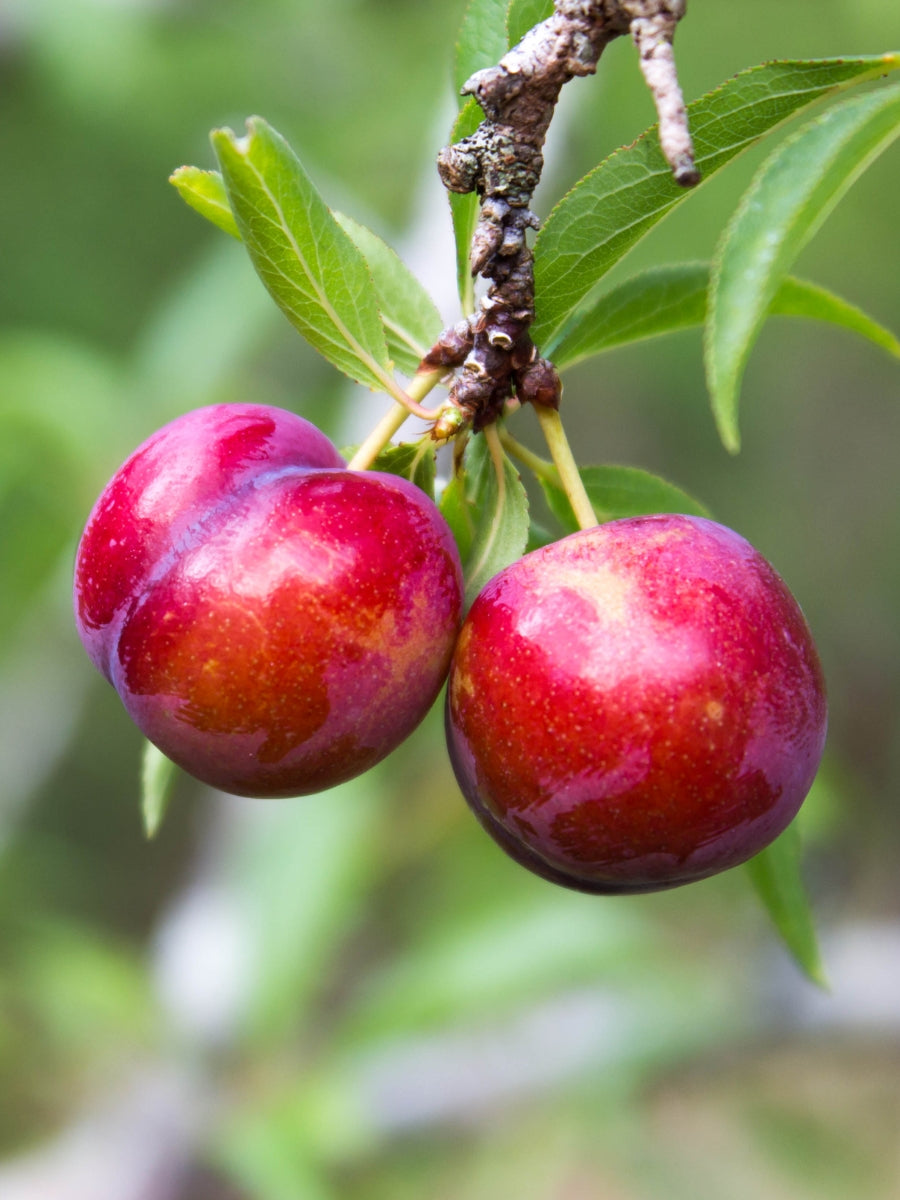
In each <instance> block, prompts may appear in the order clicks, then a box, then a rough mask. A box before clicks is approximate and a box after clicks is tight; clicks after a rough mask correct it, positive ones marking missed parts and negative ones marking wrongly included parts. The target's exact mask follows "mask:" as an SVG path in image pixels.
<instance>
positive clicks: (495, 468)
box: [463, 434, 529, 607]
mask: <svg viewBox="0 0 900 1200" xmlns="http://www.w3.org/2000/svg"><path fill="white" fill-rule="evenodd" d="M465 466H466V472H467V475H468V480H469V482H468V486H467V489H466V490H467V495H468V497H469V499H470V500H471V502H472V504H473V505H474V508H475V512H476V513H477V514H478V515H477V523H476V526H475V535H474V537H473V539H472V545H471V548H470V550H469V553H468V555H467V556H466V558H465V559H464V560H463V574H464V576H465V580H466V607H468V606H469V605H470V604H471V603H472V601H473V600H474V599H475V597H476V596H477V595H478V593H479V592H480V591H481V589H482V588H483V587H484V585H485V584H486V583H487V582H488V580H489V579H493V577H494V576H495V575H496V574H497V573H498V571H502V570H503V568H504V567H508V566H509V564H510V563H512V562H515V561H516V559H517V558H521V556H522V555H523V554H524V553H525V547H526V546H527V544H528V533H529V522H528V497H527V495H526V494H525V488H524V487H523V485H522V480H521V479H520V478H519V473H518V471H517V470H516V468H515V467H514V466H513V464H512V463H511V462H510V460H509V458H508V456H507V455H506V454H505V453H504V452H503V450H502V448H500V447H499V444H498V446H497V461H495V459H494V457H493V455H492V454H491V449H490V444H489V442H488V438H487V437H486V436H485V435H484V434H476V435H475V436H474V437H473V438H472V439H471V440H470V442H469V446H468V449H467V451H466V460H465Z"/></svg>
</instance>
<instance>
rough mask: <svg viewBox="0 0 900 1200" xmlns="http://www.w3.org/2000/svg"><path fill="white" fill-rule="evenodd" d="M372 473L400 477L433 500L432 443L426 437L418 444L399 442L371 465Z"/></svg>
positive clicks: (433, 461) (433, 463) (384, 451)
mask: <svg viewBox="0 0 900 1200" xmlns="http://www.w3.org/2000/svg"><path fill="white" fill-rule="evenodd" d="M371 469H372V470H373V471H385V472H387V474H388V475H400V476H402V477H403V478H404V479H408V480H409V482H410V483H414V484H415V485H416V487H419V488H421V489H422V491H423V492H424V493H425V494H426V496H429V497H430V498H431V499H432V500H433V499H434V477H435V450H434V442H433V441H432V440H431V438H430V437H429V436H428V435H426V436H425V437H424V438H422V440H421V441H418V442H401V443H400V444H399V445H396V446H387V447H385V449H384V450H382V451H381V453H380V454H379V455H378V457H377V458H376V459H375V461H374V462H373V463H372V467H371Z"/></svg>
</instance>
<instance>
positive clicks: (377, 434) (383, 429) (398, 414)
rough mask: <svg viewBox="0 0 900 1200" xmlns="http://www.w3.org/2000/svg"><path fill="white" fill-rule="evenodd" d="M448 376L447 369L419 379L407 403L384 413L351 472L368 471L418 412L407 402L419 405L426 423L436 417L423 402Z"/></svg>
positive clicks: (410, 389) (353, 461) (355, 457)
mask: <svg viewBox="0 0 900 1200" xmlns="http://www.w3.org/2000/svg"><path fill="white" fill-rule="evenodd" d="M444 375H445V371H444V370H437V371H428V372H426V373H423V374H421V375H416V376H415V378H414V379H413V380H412V382H411V383H410V385H409V387H408V388H407V389H406V392H405V396H406V400H404V401H403V402H401V401H400V400H397V401H395V403H394V404H392V405H391V407H390V409H389V410H388V411H387V412H386V413H385V414H384V416H383V417H382V418H381V420H380V421H379V422H378V424H377V425H376V426H375V428H374V429H373V430H372V432H371V433H370V434H368V436H367V437H366V438H365V440H364V441H363V442H362V444H361V445H360V446H359V448H358V450H357V451H356V453H355V454H354V455H353V457H352V458H351V459H350V462H349V463H348V464H347V465H348V467H349V468H350V470H351V471H367V470H368V469H369V467H371V465H372V463H374V461H375V459H376V458H377V457H378V455H379V454H380V453H381V451H382V450H383V449H384V448H385V446H386V445H387V444H388V442H389V441H390V440H391V438H392V437H393V436H394V434H395V433H396V432H397V430H398V429H399V428H400V426H401V425H402V424H403V423H404V421H406V420H407V418H408V417H411V416H412V415H413V413H414V412H415V409H413V408H411V406H410V405H409V404H408V403H407V402H406V401H407V400H412V401H413V403H414V404H415V406H416V409H418V412H417V413H416V415H420V416H423V417H424V418H425V419H426V420H431V419H433V418H434V417H435V415H436V413H435V412H433V411H431V410H429V409H427V408H422V407H421V405H420V403H419V402H420V401H421V400H424V399H425V397H426V396H427V395H428V393H429V392H430V391H431V390H432V388H434V387H436V386H437V385H438V384H439V383H440V381H441V379H443V377H444Z"/></svg>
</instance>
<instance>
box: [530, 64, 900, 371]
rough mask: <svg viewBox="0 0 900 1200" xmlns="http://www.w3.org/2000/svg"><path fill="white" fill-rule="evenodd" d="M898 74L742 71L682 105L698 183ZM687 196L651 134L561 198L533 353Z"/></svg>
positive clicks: (540, 261)
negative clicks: (828, 103) (834, 99)
mask: <svg viewBox="0 0 900 1200" xmlns="http://www.w3.org/2000/svg"><path fill="white" fill-rule="evenodd" d="M898 67H900V55H898V54H892V55H884V56H878V57H874V56H873V57H869V58H859V59H848V60H845V59H824V60H821V61H815V62H780V63H768V64H766V65H764V66H759V67H753V68H751V69H750V70H749V71H743V72H742V73H741V74H740V75H737V76H735V78H734V79H731V80H729V81H728V82H727V83H724V84H723V85H722V86H721V87H720V88H718V89H717V90H716V91H714V92H711V93H710V94H709V95H707V96H703V97H702V98H701V99H699V100H696V101H694V103H692V104H690V105H689V106H688V118H689V120H690V124H691V133H692V135H693V139H694V148H695V151H696V154H697V162H698V165H699V167H700V169H701V171H702V173H703V178H704V180H707V179H709V178H710V177H711V176H712V175H714V174H715V172H716V171H718V170H719V168H720V167H723V166H724V165H725V164H726V163H727V162H730V161H731V159H733V158H734V157H735V155H737V154H739V153H740V152H741V151H742V150H745V149H747V147H748V146H751V145H753V143H754V142H756V141H758V140H759V138H761V137H762V136H763V134H765V133H768V132H769V130H771V129H774V128H775V127H776V126H777V125H779V124H781V123H782V122H783V121H786V120H787V119H788V118H789V117H791V116H793V115H794V113H796V112H798V111H799V110H800V109H802V108H804V107H806V106H807V105H809V104H811V103H812V102H813V101H814V100H817V99H818V98H819V97H820V96H823V95H825V94H826V93H827V92H829V91H832V90H834V89H835V88H837V87H840V86H849V85H850V84H854V83H861V82H863V81H865V80H868V79H872V78H874V77H875V76H878V75H883V74H885V73H887V72H888V71H893V70H896V69H897V68H898ZM701 186H702V185H701ZM694 190H696V189H694ZM688 195H690V192H687V191H685V190H684V188H681V187H679V186H678V184H676V183H675V181H674V180H673V179H672V175H671V171H670V170H669V167H668V165H667V163H666V161H665V159H664V158H663V155H662V151H661V150H660V148H659V141H658V138H657V135H656V129H655V126H654V128H653V129H652V130H649V131H648V132H647V133H645V134H644V135H643V136H642V137H641V138H639V139H638V141H637V142H635V143H634V144H633V145H631V146H627V147H625V148H623V149H621V150H618V151H616V153H615V154H613V155H611V156H610V157H609V158H608V159H606V161H605V162H602V163H601V164H600V165H599V166H598V167H596V168H595V169H594V170H593V171H591V172H590V173H589V174H588V175H586V176H585V177H584V179H582V180H580V182H578V183H577V184H576V185H575V187H574V188H572V190H571V191H570V192H569V193H568V195H566V196H564V197H563V199H562V200H561V201H560V202H559V204H557V206H556V207H555V208H554V209H553V211H552V212H551V213H550V216H549V217H548V218H547V221H546V223H545V224H544V227H543V229H542V230H541V231H540V233H539V234H538V237H537V241H536V243H535V263H534V271H535V288H536V306H537V317H536V321H535V324H534V326H533V328H532V334H533V336H534V339H535V341H536V342H537V344H538V345H539V346H540V347H541V349H542V353H544V354H546V355H549V356H550V357H553V354H554V352H555V350H556V346H557V345H558V343H559V341H560V339H561V337H562V335H563V333H564V332H565V327H566V325H567V323H568V321H569V320H570V319H571V318H572V316H573V314H574V313H575V312H576V311H577V310H578V309H579V307H580V306H581V305H582V304H583V303H584V302H585V301H586V300H588V299H589V297H590V295H591V293H592V291H593V289H594V288H595V287H596V285H597V283H598V282H599V280H600V279H602V277H603V276H604V275H605V274H606V272H607V271H608V270H609V269H610V268H611V267H612V266H614V265H615V264H616V263H617V262H618V261H619V260H620V259H621V258H622V257H623V256H624V255H625V254H626V253H627V252H628V251H629V250H630V249H631V248H632V246H634V245H635V243H636V242H638V241H639V240H640V239H641V238H642V237H643V236H644V234H646V233H647V232H649V230H650V229H652V227H653V226H654V225H655V224H656V223H657V222H658V221H659V220H660V219H661V218H662V217H664V216H665V215H666V213H668V212H670V211H671V209H672V208H674V207H675V206H676V205H677V204H679V203H680V202H682V201H683V200H684V199H685V198H686V196H688Z"/></svg>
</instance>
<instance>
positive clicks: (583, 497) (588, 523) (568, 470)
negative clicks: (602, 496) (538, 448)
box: [534, 404, 597, 529]
mask: <svg viewBox="0 0 900 1200" xmlns="http://www.w3.org/2000/svg"><path fill="white" fill-rule="evenodd" d="M534 411H535V412H536V413H537V418H538V421H539V422H540V426H541V432H542V433H543V435H544V438H545V439H546V442H547V448H548V449H549V451H550V456H551V458H552V459H553V461H554V463H555V464H556V469H557V471H558V472H559V480H560V483H561V484H562V489H563V491H564V492H565V493H566V495H567V496H568V498H569V503H570V504H571V505H572V511H573V512H574V514H575V520H576V521H577V522H578V526H579V528H580V529H593V528H594V526H595V525H596V524H597V515H596V513H595V512H594V506H593V505H592V504H591V501H590V497H589V496H588V494H587V492H586V491H585V487H584V482H583V480H582V478H581V474H580V472H579V470H578V464H577V463H576V461H575V456H574V455H573V453H572V447H571V446H570V445H569V439H568V438H567V437H566V431H565V429H564V428H563V423H562V421H561V420H560V416H559V413H558V412H557V411H556V409H555V408H548V407H547V405H545V404H535V406H534Z"/></svg>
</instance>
